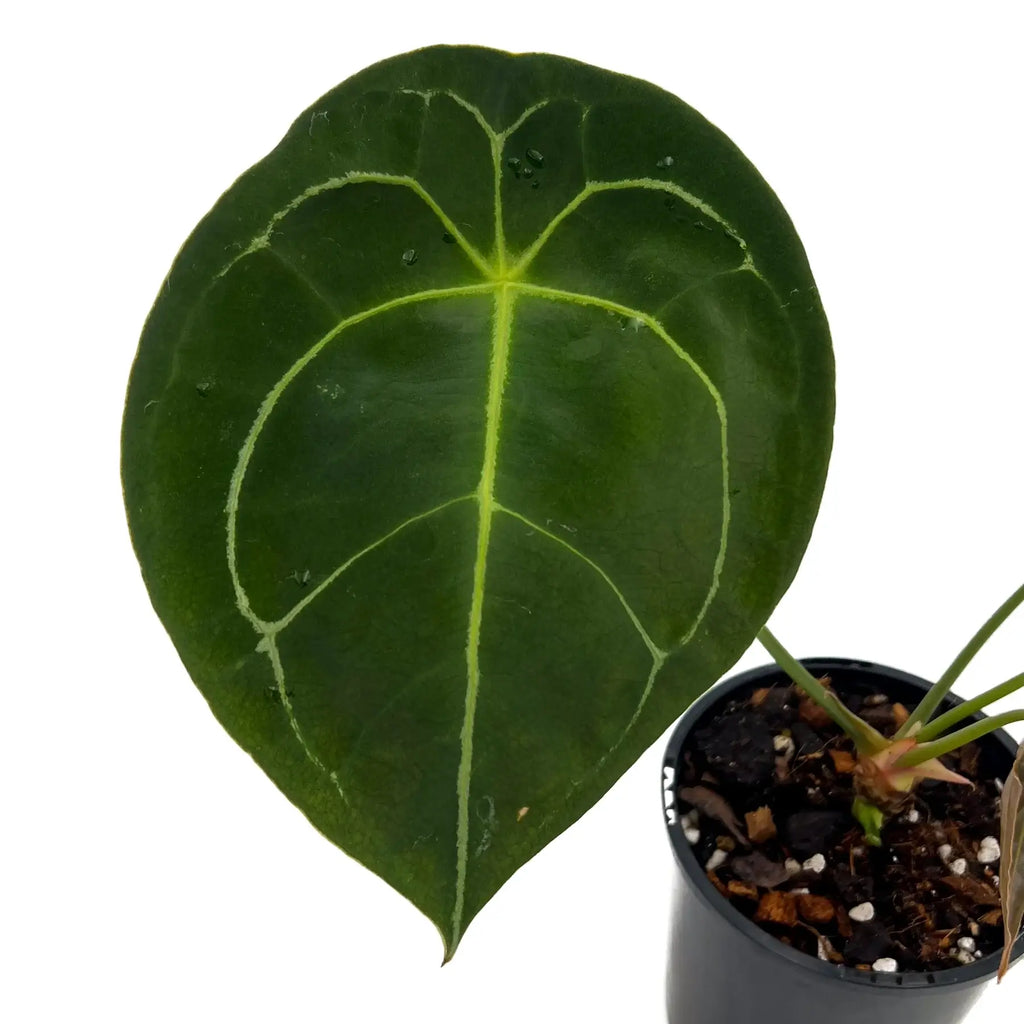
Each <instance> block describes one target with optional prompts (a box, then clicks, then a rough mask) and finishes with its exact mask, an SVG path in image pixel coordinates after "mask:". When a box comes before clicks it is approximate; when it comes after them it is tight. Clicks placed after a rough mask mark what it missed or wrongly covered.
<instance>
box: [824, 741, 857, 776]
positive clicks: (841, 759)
mask: <svg viewBox="0 0 1024 1024" xmlns="http://www.w3.org/2000/svg"><path fill="white" fill-rule="evenodd" d="M828 756H829V757H831V758H832V764H833V766H834V767H835V770H836V771H837V772H839V774H840V775H850V774H851V773H852V772H853V769H854V768H856V767H857V759H856V758H855V757H854V756H853V754H851V753H850V752H849V751H848V750H836V749H835V748H834V747H830V748H829V751H828Z"/></svg>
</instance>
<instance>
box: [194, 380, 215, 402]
mask: <svg viewBox="0 0 1024 1024" xmlns="http://www.w3.org/2000/svg"><path fill="white" fill-rule="evenodd" d="M212 387H213V385H212V384H211V383H210V382H209V381H208V380H204V381H200V383H198V384H197V385H196V392H197V393H198V395H199V397H200V398H205V397H206V396H207V394H209V391H210V388H212Z"/></svg>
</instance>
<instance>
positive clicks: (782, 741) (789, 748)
mask: <svg viewBox="0 0 1024 1024" xmlns="http://www.w3.org/2000/svg"><path fill="white" fill-rule="evenodd" d="M772 744H773V746H774V747H775V753H776V754H792V753H793V751H794V750H796V744H795V743H794V742H793V740H792V739H791V738H790V737H789V736H783V735H782V734H781V733H780V734H779V735H778V736H776V737H775V738H774V739H773V740H772Z"/></svg>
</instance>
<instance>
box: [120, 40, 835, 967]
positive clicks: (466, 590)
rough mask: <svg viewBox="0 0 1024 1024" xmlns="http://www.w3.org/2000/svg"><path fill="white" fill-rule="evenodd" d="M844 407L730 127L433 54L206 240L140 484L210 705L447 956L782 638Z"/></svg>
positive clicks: (227, 209) (147, 533)
mask: <svg viewBox="0 0 1024 1024" xmlns="http://www.w3.org/2000/svg"><path fill="white" fill-rule="evenodd" d="M832 407H833V385H832V362H831V349H830V345H829V339H828V331H827V327H826V323H825V319H824V316H823V314H822V311H821V307H820V304H819V301H818V297H817V293H816V291H815V288H814V284H813V281H812V279H811V276H810V273H809V271H808V268H807V265H806V261H805V258H804V255H803V251H802V249H801V247H800V243H799V241H798V239H797V237H796V235H795V233H794V231H793V228H792V225H791V224H790V223H789V220H788V218H787V217H786V215H785V212H784V211H783V210H782V208H781V206H780V205H779V203H778V201H777V199H776V198H775V197H774V195H773V194H772V193H771V191H770V190H769V189H768V187H767V186H766V185H765V183H764V182H763V181H762V179H761V178H760V177H759V175H758V174H757V172H756V171H755V170H754V169H753V167H751V165H750V164H749V163H748V162H747V161H746V160H745V159H744V157H743V156H742V155H741V154H740V153H739V152H738V151H737V150H736V148H735V147H734V146H733V145H732V144H731V143H730V142H729V141H728V139H726V138H725V137H724V136H723V135H722V134H721V133H720V132H718V131H717V130H716V129H715V128H713V127H712V126H711V125H709V124H708V123H707V122H706V121H705V120H703V118H701V117H700V116H699V115H698V114H697V113H695V112H694V111H693V110H691V109H690V108H689V107H687V106H686V105H685V104H683V103H681V102H680V101H679V100H678V99H676V98H674V97H673V96H670V95H668V94H667V93H664V92H662V91H661V90H659V89H657V88H655V87H653V86H651V85H648V84H646V83H644V82H640V81H636V80H633V79H629V78H624V77H621V76H617V75H613V74H610V73H608V72H605V71H600V70H598V69H595V68H591V67H587V66H585V65H582V64H578V63H575V62H573V61H569V60H564V59H561V58H557V57H550V56H542V55H528V56H521V57H513V56H511V55H509V54H504V53H498V52H494V51H488V50H482V49H475V48H469V47H451V48H449V47H436V48H433V49H428V50H422V51H419V52H416V53H412V54H408V55H405V56H402V57H396V58H394V59H393V60H389V61H385V62H383V63H381V64H378V65H376V66H374V67H372V68H369V69H368V70H366V71H363V72H361V73H360V74H358V75H356V76H355V77H353V78H351V79H349V80H348V81H347V82H345V83H343V84H342V85H341V86H339V87H338V88H336V89H335V90H333V91H332V92H330V93H328V95H326V96H325V97H323V99H321V100H320V101H318V102H317V103H316V104H314V106H313V107H311V108H310V109H309V110H308V111H307V112H306V113H304V114H303V115H302V116H301V117H300V118H299V119H298V121H296V123H295V124H294V126H293V127H292V129H291V130H290V132H289V133H288V135H287V136H286V137H285V139H284V140H283V141H282V142H281V144H280V145H279V146H278V147H277V149H276V150H274V152H273V153H271V154H270V155H269V156H268V157H267V158H266V159H264V160H263V161H262V162H261V163H259V164H258V165H257V166H256V167H254V168H253V169H252V170H250V171H249V172H248V173H247V174H245V175H244V176H243V177H242V178H241V179H239V181H238V182H236V183H235V185H234V186H233V187H232V188H231V189H230V190H229V191H228V192H227V193H226V194H225V195H224V196H223V197H222V198H221V200H220V201H219V202H218V203H217V205H216V206H215V207H214V209H213V210H212V211H211V213H210V214H209V215H208V216H207V217H206V218H205V219H204V220H203V221H202V222H201V223H200V224H199V226H198V227H197V228H196V230H195V232H194V233H193V235H192V237H191V238H190V239H189V240H188V242H186V244H185V246H184V248H183V249H182V251H181V253H180V255H179V256H178V258H177V260H176V261H175V263H174V266H173V267H172V268H171V271H170V273H169V275H168V277H167V280H166V281H165V283H164V287H163V289H162V291H161V293H160V296H159V298H158V300H157V302H156V304H155V306H154V308H153V311H152V313H151V315H150V317H149V320H148V322H147V324H146V328H145V331H144V334H143V337H142V340H141V343H140V347H139V352H138V357H137V360H136V363H135V367H134V370H133V374H132V379H131V385H130V388H129V392H128V400H127V409H126V413H125V423H124V438H123V475H124V487H125V499H126V503H127V508H128V515H129V521H130V525H131V531H132V538H133V541H134V544H135V548H136V551H137V552H138V555H139V560H140V562H141V563H142V567H143V573H144V576H145V579H146V584H147V586H148V587H149V591H150V594H151V596H152V600H153V603H154V605H155V607H156V609H157V612H158V613H159V615H160V617H161V619H162V620H163V622H164V623H165V625H166V626H167V629H168V631H169V632H170V634H171V636H172V638H173V639H174V642H175V644H176V646H177V648H178V651H179V652H180V654H181V657H182V659H183V661H184V663H185V665H186V666H187V668H188V670H189V672H190V673H191V675H192V677H193V679H194V680H195V682H196V684H197V685H198V686H199V687H200V689H201V690H202V692H203V693H204V694H205V695H206V697H207V699H208V700H209V702H210V705H211V706H212V708H213V710H214V712H215V714H216V715H217V716H218V718H219V719H220V720H221V722H223V724H224V726H225V728H227V730H228V731H229V732H230V733H231V735H232V736H233V737H234V738H235V739H236V740H237V741H238V742H239V743H240V744H241V746H242V747H244V748H245V749H246V750H247V751H249V752H250V753H251V754H252V756H253V757H254V758H255V759H256V760H257V762H258V763H259V764H260V765H261V767H262V768H263V769H264V770H265V771H266V772H267V773H268V774H269V775H270V777H271V778H272V779H273V780H274V781H275V782H276V783H277V785H278V786H279V787H280V788H281V789H282V790H283V791H284V792H285V793H286V794H287V796H288V797H289V798H290V799H291V800H292V801H294V802H295V804H297V805H298V806H299V807H300V808H301V809H302V810H303V811H304V812H305V813H306V815H307V816H308V817H309V819H310V820H311V821H312V822H313V823H314V824H315V825H316V827H317V828H318V829H320V830H321V831H322V832H323V833H324V834H325V835H326V836H328V837H329V838H330V839H332V840H333V841H334V842H336V843H337V844H338V845H339V846H341V847H342V848H343V849H345V850H346V851H347V852H349V853H350V854H351V855H352V856H354V857H356V858H358V859H359V860H360V861H362V862H363V863H364V864H366V865H368V866H369V867H370V868H372V869H373V870H374V871H376V872H377V873H378V874H380V875H381V876H382V877H383V878H385V879H386V880H387V881H388V882H390V883H391V884H392V885H393V886H395V888H397V889H398V890H399V891H400V892H402V893H404V894H405V895H406V896H408V897H409V899H411V900H412V901H413V902H414V903H416V904H417V906H419V907H420V908H421V909H422V910H423V911H424V912H425V913H426V914H428V915H429V916H430V917H431V918H432V919H433V921H434V922H435V923H436V924H437V926H438V928H439V929H440V930H441V933H442V935H443V937H444V941H445V947H446V951H447V953H448V955H450V954H451V952H452V951H454V949H455V946H456V945H457V943H458V941H459V939H460V937H461V935H462V934H463V932H464V930H465V928H466V925H467V924H468V923H469V921H470V920H471V919H472V918H473V916H474V915H475V914H476V913H477V911H479V909H480V908H481V907H482V906H483V904H484V903H485V902H486V901H487V900H488V899H489V898H490V897H491V896H492V895H493V894H494V892H495V891H496V890H497V889H498V888H499V887H500V886H501V884H502V883H503V882H504V881H505V880H506V879H507V878H508V877H509V876H510V875H511V874H512V873H513V872H514V871H515V870H516V869H517V868H518V867H519V866H520V865H522V864H523V863H524V862H525V861H526V860H528V859H529V858H530V857H531V856H533V855H534V854H535V853H536V852H537V851H538V850H540V849H541V847H543V846H544V845H545V844H546V843H548V842H549V841H550V840H551V839H552V838H554V837H555V836H556V835H558V833H559V832H561V831H562V830H563V829H565V828H566V827H567V826H568V825H569V824H570V823H571V822H573V821H574V820H575V819H576V818H578V817H579V815H580V814H582V813H583V811H585V810H586V809H587V808H588V807H589V806H591V805H592V804H593V803H594V802H595V801H596V800H597V799H598V797H600V796H601V794H602V793H604V792H605V791H606V790H607V789H608V788H609V786H610V785H611V784H612V782H614V780H615V779H616V778H617V777H618V776H619V775H620V774H621V773H622V772H623V771H624V770H625V769H626V768H627V767H628V766H629V765H630V764H631V763H632V762H633V761H634V760H635V759H636V757H637V756H638V755H639V754H640V752H641V751H643V750H644V749H645V748H646V747H647V746H649V745H650V744H651V743H652V742H653V740H654V739H655V738H656V737H657V736H658V735H659V734H660V733H661V732H662V731H663V730H664V729H665V728H666V726H667V725H668V724H669V723H670V722H671V720H672V719H673V718H674V717H676V716H677V715H678V714H679V713H680V712H681V711H682V710H683V709H684V708H685V707H686V705H687V704H688V703H689V702H690V701H691V700H692V699H693V698H694V697H695V696H696V695H697V694H699V693H700V692H701V691H702V690H703V689H705V688H706V687H707V686H708V685H709V684H710V683H711V682H713V681H714V680H715V678H716V677H717V676H719V675H720V674H721V673H722V672H724V671H725V670H726V669H727V668H728V667H729V666H730V665H731V664H732V663H733V662H734V661H735V660H736V658H737V657H738V656H739V655H740V654H741V653H742V651H743V650H744V649H745V647H746V646H747V645H748V644H749V643H750V642H751V640H752V639H753V637H754V634H755V632H756V630H757V629H758V628H759V627H760V626H761V625H762V624H763V623H764V621H765V619H766V618H767V616H768V614H769V612H770V611H771V609H772V608H773V607H774V605H775V603H776V602H777V601H778V599H779V597H780V596H781V595H782V593H783V591H784V590H785V588H786V587H787V585H788V584H789V582H790V580H791V578H792V575H793V573H794V571H795V569H796V565H797V563H798V561H799V559H800V556H801V554H802V552H803V549H804V547H805V545H806V542H807V538H808V535H809V532H810V529H811V524H812V522H813V519H814V516H815V513H816V510H817V506H818V501H819V498H820V494H821V488H822V484H823V481H824V475H825V467H826V463H827V459H828V452H829V446H830V441H831V421H832Z"/></svg>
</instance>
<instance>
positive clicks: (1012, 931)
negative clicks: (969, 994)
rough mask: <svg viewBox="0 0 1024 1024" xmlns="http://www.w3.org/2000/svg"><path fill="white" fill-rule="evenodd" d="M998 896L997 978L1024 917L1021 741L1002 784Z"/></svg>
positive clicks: (1023, 753)
mask: <svg viewBox="0 0 1024 1024" xmlns="http://www.w3.org/2000/svg"><path fill="white" fill-rule="evenodd" d="M999 850H1000V854H1001V856H1000V866H999V899H1000V903H1001V906H1002V910H1003V956H1002V959H1001V961H1000V963H999V980H1000V981H1002V980H1003V975H1004V974H1005V973H1006V972H1007V970H1009V967H1010V954H1011V953H1012V952H1013V944H1014V942H1015V941H1016V938H1017V932H1019V931H1020V925H1021V921H1024V743H1022V744H1021V745H1020V747H1018V748H1017V757H1016V759H1015V760H1014V762H1013V768H1011V769H1010V774H1009V775H1008V776H1007V777H1006V782H1005V783H1004V784H1003V799H1002V804H1001V807H1000V834H999Z"/></svg>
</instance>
